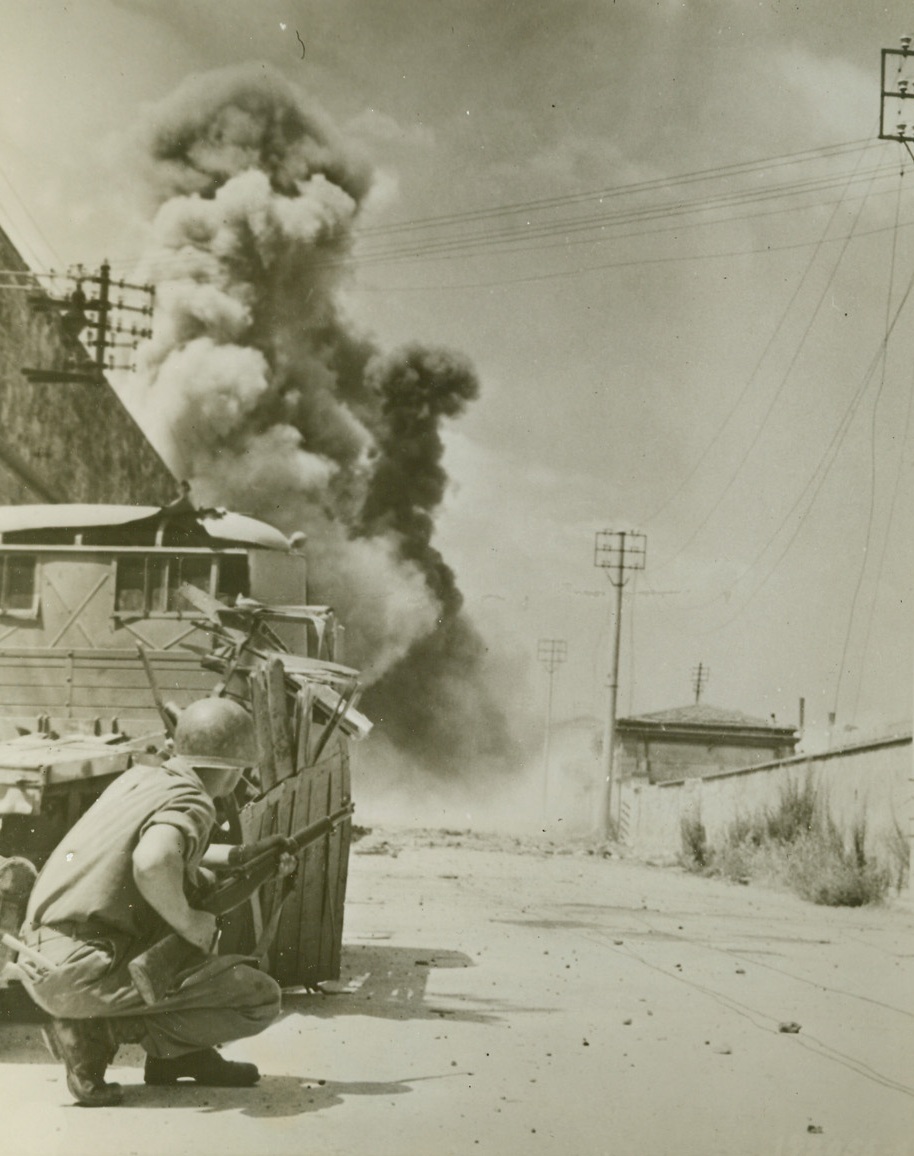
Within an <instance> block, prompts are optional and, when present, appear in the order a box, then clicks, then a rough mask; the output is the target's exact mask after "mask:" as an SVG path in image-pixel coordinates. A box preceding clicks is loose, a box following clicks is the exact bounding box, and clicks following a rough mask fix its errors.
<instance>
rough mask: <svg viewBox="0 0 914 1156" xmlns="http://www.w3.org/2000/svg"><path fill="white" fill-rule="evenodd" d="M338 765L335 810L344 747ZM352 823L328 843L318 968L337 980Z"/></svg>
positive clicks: (345, 780) (343, 785)
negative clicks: (324, 905) (324, 903)
mask: <svg viewBox="0 0 914 1156" xmlns="http://www.w3.org/2000/svg"><path fill="white" fill-rule="evenodd" d="M338 749H339V753H340V759H339V764H338V765H337V766H335V767H334V768H333V769H332V770H331V772H330V802H329V806H330V810H331V811H335V810H337V809H338V808H339V807H340V806H342V804H343V801H344V800H346V799H348V798H349V773H348V772H349V767H348V758H347V749H346V744H345V743H343V742H340V743H339V744H338ZM351 831H352V823H351V822H349V821H347V822H345V823H342V824H340V826H339V827H337V829H336V830H335V831H334V832H333V834H332V835H331V836H330V838H329V840H328V848H327V889H326V896H325V897H326V908H327V909H326V913H325V914H326V918H325V922H324V927H325V928H326V931H325V934H324V935H323V937H322V943H321V956H320V969H321V973H322V977H323V976H326V977H327V978H329V979H339V976H340V965H341V955H342V941H343V917H344V906H345V902H346V882H347V873H348V864H349V839H350V834H351Z"/></svg>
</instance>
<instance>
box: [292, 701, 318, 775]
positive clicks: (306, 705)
mask: <svg viewBox="0 0 914 1156" xmlns="http://www.w3.org/2000/svg"><path fill="white" fill-rule="evenodd" d="M295 703H296V711H295V769H296V771H298V772H299V773H300V772H301V771H303V770H304V769H305V767H307V766H308V765H309V764H310V762H311V717H312V714H313V713H314V708H313V697H312V691H311V687H310V686H303V687H301V688H300V689H299V692H298V694H297V695H296V698H295Z"/></svg>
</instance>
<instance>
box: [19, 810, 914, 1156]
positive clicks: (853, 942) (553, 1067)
mask: <svg viewBox="0 0 914 1156" xmlns="http://www.w3.org/2000/svg"><path fill="white" fill-rule="evenodd" d="M562 851H563V853H558V852H557V849H556V848H555V847H551V846H549V845H545V844H544V845H541V846H540V847H537V846H535V845H533V844H529V843H519V842H516V841H512V840H505V839H502V840H496V839H485V838H477V837H471V836H465V835H456V834H451V835H443V834H441V833H436V834H432V833H427V832H410V833H398V832H386V833H384V834H380V833H377V832H376V833H374V834H372V835H370V836H368V837H367V838H365V839H364V840H362V841H361V842H360V843H359V844H357V846H356V848H355V853H354V854H353V857H352V866H351V875H350V892H349V894H350V899H349V903H348V907H347V916H346V921H347V922H346V935H345V940H346V948H345V957H344V975H343V978H342V982H341V985H340V988H341V990H340V991H339V992H338V993H337V994H327V995H307V994H298V995H296V994H290V995H288V996H287V999H286V1011H285V1014H284V1016H283V1018H282V1020H281V1021H280V1022H279V1023H278V1024H276V1025H275V1026H274V1027H273V1028H271V1029H270V1030H269V1031H268V1032H267V1033H265V1034H264V1035H263V1036H261V1037H260V1038H258V1039H257V1040H252V1041H248V1042H246V1043H244V1044H239V1045H237V1046H236V1047H233V1048H229V1049H227V1053H228V1054H229V1055H233V1054H234V1055H237V1056H239V1057H244V1058H250V1059H254V1060H256V1061H257V1062H258V1063H259V1064H260V1066H261V1069H262V1071H263V1073H264V1077H263V1080H262V1083H261V1085H260V1086H259V1087H258V1088H256V1089H254V1090H251V1091H249V1092H244V1093H232V1092H228V1091H221V1090H215V1091H214V1090H203V1089H200V1090H198V1089H196V1088H193V1087H187V1088H181V1089H179V1090H177V1091H173V1092H164V1091H162V1090H158V1089H157V1090H153V1089H149V1090H147V1089H145V1088H144V1087H143V1085H142V1071H141V1067H140V1064H141V1054H140V1053H138V1052H135V1051H129V1050H128V1051H125V1052H124V1053H122V1054H121V1055H120V1056H119V1057H118V1061H117V1064H116V1066H115V1069H114V1073H113V1074H114V1078H117V1079H119V1080H120V1081H121V1082H122V1083H123V1084H125V1085H126V1088H127V1096H126V1101H125V1103H124V1105H122V1106H121V1107H119V1108H116V1109H111V1110H86V1109H80V1108H76V1107H74V1106H72V1105H71V1104H70V1103H69V1102H68V1095H67V1092H66V1087H65V1085H64V1082H63V1079H62V1071H61V1070H60V1069H59V1068H58V1067H57V1065H55V1064H53V1063H51V1062H50V1061H49V1059H48V1057H47V1056H46V1055H45V1053H44V1052H43V1049H42V1046H41V1044H40V1041H39V1038H38V1029H37V1025H36V1024H34V1023H27V1022H21V1020H20V1021H18V1022H6V1023H4V1024H3V1025H2V1026H0V1049H2V1050H0V1072H2V1101H0V1103H2V1124H3V1133H2V1135H3V1140H2V1141H0V1152H2V1153H3V1154H4V1156H5V1154H6V1153H9V1156H52V1154H53V1156H58V1154H59V1156H64V1154H66V1156H89V1154H93V1156H115V1154H116V1156H131V1154H136V1156H147V1154H148V1156H160V1154H163V1153H168V1154H169V1156H185V1154H187V1156H191V1154H193V1156H210V1154H216V1153H218V1154H220V1156H235V1154H238V1156H285V1154H286V1153H288V1154H292V1153H294V1154H295V1156H306V1154H309V1153H314V1154H317V1156H335V1154H341V1156H342V1154H345V1156H351V1154H354V1153H365V1154H366V1156H388V1154H389V1156H420V1154H421V1156H450V1154H454V1156H464V1154H471V1153H480V1154H489V1156H514V1154H515V1153H524V1156H553V1154H556V1156H557V1154H559V1153H563V1154H567V1156H590V1154H594V1156H596V1154H604V1153H606V1154H610V1153H611V1154H612V1156H629V1154H630V1156H667V1154H669V1156H693V1154H694V1156H714V1154H718V1153H719V1154H721V1156H724V1154H726V1156H788V1154H789V1156H799V1154H803V1156H805V1154H814V1156H834V1154H837V1153H842V1154H848V1156H850V1154H854V1156H863V1154H867V1156H887V1154H890V1153H891V1154H894V1156H902V1154H904V1156H910V1154H914V1030H912V1029H914V997H912V992H914V914H912V912H911V909H910V908H908V907H905V906H903V905H900V904H890V905H889V906H887V907H884V908H881V909H864V910H856V911H848V910H826V909H821V908H815V907H811V906H809V905H807V904H805V903H803V902H801V901H800V900H798V899H795V898H793V897H792V896H790V895H785V894H779V893H775V892H772V891H766V890H763V889H760V888H756V887H739V886H736V885H730V884H724V883H720V882H716V881H709V880H702V879H696V878H694V877H690V876H687V875H684V874H681V873H679V872H678V871H676V870H671V869H661V868H657V867H649V866H645V865H641V864H636V863H632V862H626V861H621V860H619V859H615V858H613V859H603V858H598V857H596V856H592V855H587V854H586V853H584V851H583V849H580V848H563V849H562ZM782 1025H784V1026H786V1025H792V1026H793V1027H794V1028H796V1027H797V1026H798V1027H799V1030H798V1031H797V1030H794V1031H783V1030H782Z"/></svg>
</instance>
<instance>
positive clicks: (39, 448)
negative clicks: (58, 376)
mask: <svg viewBox="0 0 914 1156" xmlns="http://www.w3.org/2000/svg"><path fill="white" fill-rule="evenodd" d="M0 269H4V270H21V271H23V272H27V266H26V265H25V263H24V262H23V260H22V258H21V257H20V256H19V254H18V253H17V252H16V250H15V248H14V247H13V245H12V244H11V242H10V241H9V239H8V238H7V237H6V236H5V235H4V234H3V233H2V232H0ZM12 280H13V279H12V278H10V277H4V278H3V285H4V286H8V285H9V284H10V283H11V282H12ZM18 280H24V279H18ZM47 303H48V298H47V296H46V295H45V294H44V293H43V291H42V290H41V288H40V286H39V284H38V282H35V283H34V284H33V286H32V287H30V288H23V287H17V288H2V289H0V504H7V503H23V502H115V503H120V502H125V503H130V504H140V505H145V504H150V505H156V504H159V503H165V502H169V501H171V500H172V499H173V498H175V497H176V496H177V485H176V482H175V479H174V478H173V476H172V474H171V472H170V471H169V470H168V468H167V467H166V465H165V463H164V462H163V461H162V460H161V458H160V457H159V456H158V454H157V453H156V452H155V450H154V449H153V448H152V446H151V445H150V444H149V442H148V441H147V440H146V438H145V436H144V435H143V433H142V431H141V430H140V428H139V427H138V426H137V425H136V423H135V422H134V420H133V419H132V417H131V416H130V414H129V413H128V412H127V410H126V409H125V408H124V406H123V404H122V403H121V401H120V400H119V399H118V397H117V395H116V394H115V392H114V390H113V389H112V388H111V387H110V386H109V385H108V384H107V382H100V381H77V382H62V381H54V382H30V381H29V380H28V379H27V378H26V377H25V376H24V374H23V372H22V370H23V369H24V368H29V369H38V370H54V369H64V368H70V369H71V370H72V369H79V368H81V367H83V366H86V367H88V368H91V361H90V358H89V356H88V354H87V353H86V351H85V350H84V349H83V347H82V345H81V344H80V342H79V341H77V340H76V339H75V338H73V337H70V336H68V334H67V333H66V331H65V330H64V327H63V325H62V324H61V319H60V315H59V312H58V311H57V310H56V309H50V310H49V309H46V308H42V305H43V304H44V305H46V304H47Z"/></svg>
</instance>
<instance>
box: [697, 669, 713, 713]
mask: <svg viewBox="0 0 914 1156" xmlns="http://www.w3.org/2000/svg"><path fill="white" fill-rule="evenodd" d="M710 674H711V671H710V670H709V669H708V667H706V666H705V664H704V663H703V662H699V664H698V666H693V667H692V689H693V690H694V691H695V705H696V706H697V705H698V703H700V702H701V692H702V691H703V690H704V688H705V684H706V683H707V681H708V677H709V675H710Z"/></svg>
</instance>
